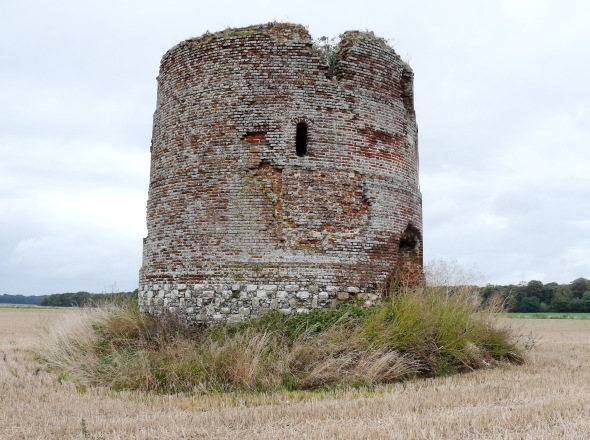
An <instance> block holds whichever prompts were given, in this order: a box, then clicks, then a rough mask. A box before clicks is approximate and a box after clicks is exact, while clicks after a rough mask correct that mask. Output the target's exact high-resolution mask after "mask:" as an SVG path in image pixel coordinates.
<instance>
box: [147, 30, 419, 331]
mask: <svg viewBox="0 0 590 440" xmlns="http://www.w3.org/2000/svg"><path fill="white" fill-rule="evenodd" d="M331 61H332V62H331V63H330V65H328V64H327V63H325V62H323V61H322V59H321V58H320V57H319V56H318V53H317V51H316V50H315V49H314V46H313V45H312V40H311V39H310V36H309V33H308V32H307V30H306V29H305V28H304V27H302V26H300V25H293V24H284V23H270V24H267V25H260V26H251V27H247V28H242V29H231V30H226V31H224V32H219V33H216V34H205V35H203V36H201V37H199V38H194V39H190V40H187V41H184V42H182V43H180V44H178V45H177V46H175V47H173V48H172V49H170V50H169V51H168V52H167V53H166V54H165V55H164V57H163V58H162V62H161V67H160V74H159V76H158V99H157V108H156V112H155V115H154V127H153V138H152V147H151V157H152V159H151V176H150V188H149V199H148V205H147V227H148V236H147V237H146V238H145V240H144V251H143V267H142V269H141V273H140V290H139V291H140V294H139V302H140V307H141V308H142V310H145V311H154V310H161V309H163V308H167V309H170V310H177V311H181V312H182V313H184V314H185V315H186V316H187V318H189V319H190V320H192V321H230V322H235V321H239V320H243V319H246V318H248V317H250V316H256V315H259V314H260V313H262V312H264V311H266V310H281V311H283V312H284V313H295V312H305V311H307V310H310V309H313V308H317V307H323V306H326V305H328V304H335V303H338V302H339V301H342V300H346V299H348V298H350V297H355V296H356V297H357V298H359V299H361V300H365V301H367V300H368V301H370V300H374V299H375V298H376V295H379V294H380V292H381V291H382V290H381V289H382V288H383V287H384V286H386V285H387V284H388V283H390V282H391V280H392V279H393V278H395V277H396V276H398V275H399V274H402V275H403V276H404V277H409V279H410V281H416V280H419V279H421V278H422V203H421V195H420V189H419V185H418V142H417V126H416V119H415V114H414V108H413V73H412V71H411V69H410V68H409V66H408V65H407V64H406V63H404V62H403V61H402V60H401V59H400V57H399V56H398V55H396V53H395V52H394V50H393V49H392V48H391V47H390V46H388V45H387V44H386V42H385V41H384V40H382V39H380V38H377V37H375V36H374V35H373V34H372V33H370V32H346V33H345V34H344V35H343V37H342V40H341V42H340V44H339V46H338V51H337V53H336V54H335V56H334V57H333V59H332V60H331Z"/></svg>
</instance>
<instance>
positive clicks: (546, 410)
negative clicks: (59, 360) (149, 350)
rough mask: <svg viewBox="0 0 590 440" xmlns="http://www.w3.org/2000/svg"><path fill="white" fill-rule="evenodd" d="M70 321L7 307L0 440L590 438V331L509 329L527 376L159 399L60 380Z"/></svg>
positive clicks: (1, 336) (522, 324) (493, 374)
mask: <svg viewBox="0 0 590 440" xmlns="http://www.w3.org/2000/svg"><path fill="white" fill-rule="evenodd" d="M66 313H69V311H68V310H59V309H25V308H0V439H7V440H8V439H76V438H77V439H85V438H87V439H185V438H186V439H188V438H190V439H199V438H211V439H238V438H239V439H407V440H410V439H572V440H573V439H576V440H579V439H590V320H572V319H567V320H549V319H522V320H521V319H504V320H503V321H502V323H503V324H504V325H510V326H515V327H517V328H518V331H519V332H521V333H526V334H528V333H532V334H533V335H534V336H535V337H536V338H540V339H539V340H538V343H537V345H536V346H535V347H534V348H533V350H532V351H531V352H530V353H529V354H528V356H527V363H526V364H525V365H523V366H509V367H503V368H496V369H493V370H488V371H476V372H473V373H469V374H464V375H458V376H451V377H445V378H439V379H430V380H419V381H415V382H409V383H405V384H394V385H388V386H383V387H379V388H377V389H375V390H371V391H367V390H353V391H340V392H327V393H315V394H314V393H291V394H288V393H282V394H272V395H244V396H237V395H235V394H230V395H214V396H158V395H148V394H143V393H138V392H115V391H111V390H108V389H100V388H88V389H85V387H80V386H78V387H77V386H76V384H74V383H72V382H70V381H67V380H60V378H59V377H58V376H57V375H56V374H54V373H49V372H47V371H45V369H44V368H43V366H42V365H40V364H39V363H38V361H37V360H36V359H35V347H36V345H37V343H38V341H39V330H40V328H41V327H42V326H47V325H49V324H50V323H51V322H52V321H55V320H59V319H60V317H63V316H64V314H66Z"/></svg>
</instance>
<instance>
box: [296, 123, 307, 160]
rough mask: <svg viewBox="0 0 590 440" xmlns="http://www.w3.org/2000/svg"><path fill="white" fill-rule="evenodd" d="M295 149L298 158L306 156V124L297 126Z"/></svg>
mask: <svg viewBox="0 0 590 440" xmlns="http://www.w3.org/2000/svg"><path fill="white" fill-rule="evenodd" d="M295 149H296V152H297V156H299V157H301V156H305V155H306V154H307V124H306V123H305V122H299V123H298V124H297V131H296V134H295Z"/></svg>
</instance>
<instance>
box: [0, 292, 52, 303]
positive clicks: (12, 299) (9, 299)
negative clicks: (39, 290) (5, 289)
mask: <svg viewBox="0 0 590 440" xmlns="http://www.w3.org/2000/svg"><path fill="white" fill-rule="evenodd" d="M43 298H44V296H25V295H8V294H7V293H5V294H3V295H0V304H29V305H35V306H36V305H39V303H40V302H41V300H42V299H43Z"/></svg>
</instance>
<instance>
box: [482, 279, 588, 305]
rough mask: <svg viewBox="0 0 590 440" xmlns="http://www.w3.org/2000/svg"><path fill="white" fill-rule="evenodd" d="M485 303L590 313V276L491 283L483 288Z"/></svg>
mask: <svg viewBox="0 0 590 440" xmlns="http://www.w3.org/2000/svg"><path fill="white" fill-rule="evenodd" d="M481 294H482V297H483V302H484V304H489V303H494V304H498V303H502V304H503V305H504V309H505V311H507V312H518V313H534V312H571V313H590V280H587V279H586V278H578V279H576V280H574V281H572V282H571V283H569V284H557V283H547V284H543V283H542V282H541V281H536V280H533V281H529V282H528V283H524V282H523V283H520V284H518V285H513V284H510V285H507V286H500V285H487V286H486V287H483V288H481Z"/></svg>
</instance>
